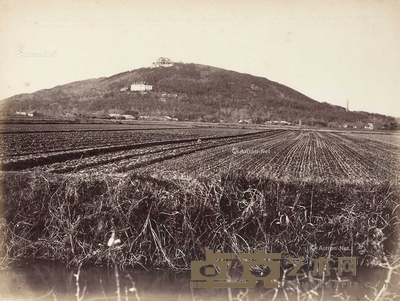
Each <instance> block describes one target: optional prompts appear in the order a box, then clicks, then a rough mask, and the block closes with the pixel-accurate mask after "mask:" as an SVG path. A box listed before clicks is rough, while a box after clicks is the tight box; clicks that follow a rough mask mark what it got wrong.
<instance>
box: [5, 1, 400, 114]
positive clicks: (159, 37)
mask: <svg viewBox="0 0 400 301" xmlns="http://www.w3.org/2000/svg"><path fill="white" fill-rule="evenodd" d="M161 56H164V57H168V58H170V59H171V60H172V61H177V62H179V61H182V62H184V63H199V64H205V65H210V66H215V67H220V68H224V69H229V70H234V71H238V72H243V73H249V74H252V75H256V76H261V77H265V78H268V79H269V80H272V81H276V82H279V83H281V84H284V85H286V86H289V87H291V88H293V89H295V90H297V91H299V92H301V93H303V94H305V95H307V96H309V97H311V98H313V99H315V100H318V101H320V102H328V103H331V104H335V105H339V106H342V107H345V106H346V101H347V100H349V109H350V110H353V111H361V110H362V111H367V112H374V113H381V114H386V115H390V116H396V117H400V105H399V103H400V0H386V1H385V0H379V1H377V0H375V1H368V0H346V1H343V0H336V1H324V0H318V1H317V0H308V1H306V0H300V1H299V0H296V1H294V0H293V1H292V0H285V1H282V0H262V1H261V0H247V1H238V0H230V1H227V0H215V1H211V0H209V1H207V0H205V1H198V0H190V1H187V0H169V1H162V0H135V1H122V0H114V1H111V0H98V1H82V0H79V1H78V0H67V1H64V0H36V1H31V2H28V1H26V0H23V1H21V0H0V99H4V98H7V97H10V96H13V95H15V94H20V93H31V92H34V91H37V90H40V89H47V88H52V87H54V86H57V85H62V84H66V83H69V82H73V81H77V80H84V79H89V78H98V77H105V76H111V75H114V74H116V73H119V72H124V71H127V70H133V69H137V68H141V67H150V66H151V64H152V62H154V61H156V60H157V58H158V57H161Z"/></svg>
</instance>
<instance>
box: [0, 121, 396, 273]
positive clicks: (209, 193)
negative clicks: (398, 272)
mask: <svg viewBox="0 0 400 301" xmlns="http://www.w3.org/2000/svg"><path fill="white" fill-rule="evenodd" d="M398 137H399V136H398V134H385V135H383V134H379V133H365V132H360V133H353V132H344V131H343V132H338V131H336V132H334V131H317V130H307V129H298V128H288V129H276V128H262V127H254V128H250V127H248V128H242V127H240V128H239V127H236V128H233V127H232V128H227V127H224V128H221V127H196V128H194V127H190V126H187V127H167V126H164V127H162V126H152V127H149V126H136V127H134V126H128V125H118V126H117V125H70V126H67V127H63V126H62V125H52V126H51V127H49V126H48V125H47V126H46V127H45V126H44V125H34V126H33V125H27V126H25V127H22V126H16V125H9V126H7V127H3V128H2V138H3V139H2V140H1V148H2V158H1V159H2V174H1V176H2V184H3V187H2V189H3V194H2V200H1V201H2V202H1V203H2V207H3V208H4V210H3V211H4V221H5V223H3V224H2V231H3V233H4V237H5V240H4V242H3V247H4V249H5V252H6V254H7V256H8V257H9V258H12V259H21V258H35V259H37V258H42V259H51V260H56V261H60V262H63V263H65V264H66V265H69V266H78V265H80V264H83V263H88V264H96V265H103V266H111V265H119V266H129V265H131V266H135V265H141V266H145V267H149V266H151V267H164V268H168V269H171V270H187V269H188V268H189V267H190V262H191V261H192V260H201V259H204V252H205V250H206V249H212V250H214V251H215V252H234V253H240V252H254V251H256V250H260V249H261V250H265V251H266V252H279V253H282V256H283V257H289V256H292V257H300V256H304V257H305V258H307V259H311V258H316V257H318V256H326V254H325V253H326V251H325V252H324V251H323V250H322V251H321V250H319V249H312V248H310V246H312V245H318V246H329V247H331V248H332V247H334V248H333V249H332V250H331V251H330V252H329V253H330V254H329V255H330V256H331V257H339V256H347V257H349V256H355V257H357V260H358V262H359V264H360V265H364V266H381V265H382V264H383V263H385V264H387V265H388V266H390V264H391V263H393V262H395V260H397V259H396V258H398V257H396V256H398V255H399V254H398V246H399V241H400V239H399V233H398V231H397V229H398V227H399V224H400V223H399V221H400V220H399V206H398V203H399V186H398V185H399V181H398V175H399V171H400V164H399V147H400V145H399V140H398ZM112 233H114V234H115V236H116V237H118V238H119V239H120V240H121V244H120V245H119V246H118V248H117V249H116V250H115V252H110V248H109V246H107V240H108V239H109V238H110V236H111V235H112ZM114 234H113V235H114ZM342 246H344V248H341V247H342ZM285 268H286V267H285Z"/></svg>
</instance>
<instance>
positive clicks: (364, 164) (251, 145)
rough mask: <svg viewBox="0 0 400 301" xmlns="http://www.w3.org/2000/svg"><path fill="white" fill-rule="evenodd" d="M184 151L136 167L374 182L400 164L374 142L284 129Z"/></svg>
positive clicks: (391, 175) (393, 173)
mask: <svg viewBox="0 0 400 301" xmlns="http://www.w3.org/2000/svg"><path fill="white" fill-rule="evenodd" d="M236 148H237V149H239V150H242V151H241V152H236V154H235V153H233V152H232V145H225V146H220V147H217V148H213V149H208V150H205V151H203V152H200V153H195V154H188V155H185V156H182V157H181V158H177V159H172V160H168V161H165V162H160V163H157V164H154V165H150V166H147V167H144V168H142V170H143V171H144V169H145V170H146V171H149V172H151V173H153V174H168V173H171V172H176V173H180V174H188V175H191V176H193V175H200V176H204V177H210V176H218V175H219V174H221V173H225V172H227V171H229V170H242V171H244V172H245V173H247V174H248V175H251V176H254V177H261V178H265V177H269V178H274V179H294V178H296V179H303V180H307V179H309V180H310V181H311V180H312V181H316V180H317V181H318V180H326V179H335V180H340V181H347V182H364V181H375V182H380V181H383V180H387V179H393V178H395V177H396V174H398V173H399V170H400V167H399V162H398V158H397V157H396V155H395V154H396V152H395V151H394V150H393V149H387V148H386V147H382V148H381V149H377V148H376V146H375V144H374V142H371V143H367V142H364V143H357V142H356V141H351V140H350V141H348V140H347V139H346V138H345V137H342V136H341V135H338V134H332V133H326V132H307V131H285V132H282V133H281V134H280V135H277V136H273V137H270V139H260V140H254V141H245V142H239V143H237V145H236Z"/></svg>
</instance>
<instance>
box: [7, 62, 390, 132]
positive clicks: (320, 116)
mask: <svg viewBox="0 0 400 301" xmlns="http://www.w3.org/2000/svg"><path fill="white" fill-rule="evenodd" d="M139 81H146V82H148V83H149V84H151V85H153V90H152V91H150V92H148V93H147V94H144V93H140V92H131V91H129V89H128V91H122V92H121V89H122V88H124V87H126V88H129V87H130V85H131V84H132V83H134V82H139ZM2 110H3V112H6V113H8V114H14V113H15V111H36V112H38V113H40V114H43V115H47V116H65V115H76V116H98V117H105V116H108V114H109V113H120V114H124V113H125V114H128V113H132V114H136V115H159V116H161V115H168V116H170V117H176V118H178V119H179V120H196V121H216V122H219V121H221V120H224V121H229V122H237V121H238V120H240V119H252V120H253V122H256V123H262V122H265V121H272V120H285V121H288V122H292V123H298V122H299V120H300V119H301V121H302V124H307V125H318V126H339V125H342V124H344V123H346V124H347V125H351V126H357V127H362V126H364V125H365V124H367V123H369V122H372V123H373V124H374V126H375V127H376V128H377V127H378V128H383V127H385V128H390V127H393V126H394V125H395V124H396V120H395V119H394V118H392V117H388V116H384V115H379V114H371V113H367V112H346V110H345V108H343V107H339V106H334V105H331V104H328V103H320V102H318V101H316V100H313V99H311V98H309V97H307V96H305V95H303V94H301V93H300V92H297V91H295V90H293V89H291V88H289V87H286V86H284V85H282V84H279V83H277V82H273V81H271V80H268V79H266V78H262V77H256V76H252V75H250V74H243V73H238V72H234V71H229V70H224V69H220V68H216V67H211V66H205V65H199V64H183V63H175V64H174V65H173V66H171V67H158V68H140V69H137V70H132V71H126V72H123V73H119V74H115V75H113V76H110V77H106V78H97V79H89V80H83V81H78V82H73V83H69V84H66V85H61V86H56V87H54V88H52V89H45V90H40V91H37V92H35V93H30V94H20V95H16V96H13V97H10V98H8V99H5V100H3V101H2ZM127 112H128V113H127Z"/></svg>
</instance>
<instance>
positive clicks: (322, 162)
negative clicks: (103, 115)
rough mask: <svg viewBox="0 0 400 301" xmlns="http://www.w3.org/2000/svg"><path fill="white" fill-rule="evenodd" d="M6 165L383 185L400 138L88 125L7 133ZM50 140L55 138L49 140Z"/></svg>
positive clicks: (394, 166) (394, 170) (391, 174)
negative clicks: (233, 174)
mask: <svg viewBox="0 0 400 301" xmlns="http://www.w3.org/2000/svg"><path fill="white" fill-rule="evenodd" d="M3 137H4V139H3V140H2V144H1V147H2V149H3V152H2V155H3V158H2V159H3V160H2V163H3V165H2V168H3V170H29V171H43V172H52V173H93V172H100V173H107V174H109V173H126V172H129V171H138V172H145V173H148V172H150V173H151V174H154V175H157V176H167V177H168V176H171V175H188V176H191V177H197V176H200V177H218V176H220V175H221V174H222V173H226V172H228V171H230V170H240V171H241V172H243V173H246V174H247V175H249V176H252V177H258V178H271V179H283V180H285V179H286V180H289V179H302V180H309V181H322V180H326V179H330V180H336V181H340V182H364V181H371V182H382V181H384V180H388V179H394V178H396V175H398V172H399V164H398V151H399V146H398V144H397V143H398V140H397V137H396V136H395V135H377V134H375V135H372V134H370V135H366V134H365V135H362V134H345V133H330V132H322V131H320V132H318V131H306V130H247V131H246V130H242V129H222V130H221V129H219V130H218V131H216V130H215V129H213V128H200V129H193V128H192V129H187V128H181V129H144V130H143V129H140V128H138V129H134V130H133V129H129V128H123V129H122V130H118V129H116V128H113V129H107V128H104V129H101V128H98V129H93V128H90V129H87V130H85V129H84V128H83V129H80V130H71V129H70V130H61V127H58V130H57V128H56V129H55V130H52V131H38V130H37V129H36V130H34V131H31V132H28V131H21V130H13V129H12V128H11V130H8V131H6V132H4V133H3ZM49 141H51V143H48V142H49Z"/></svg>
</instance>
